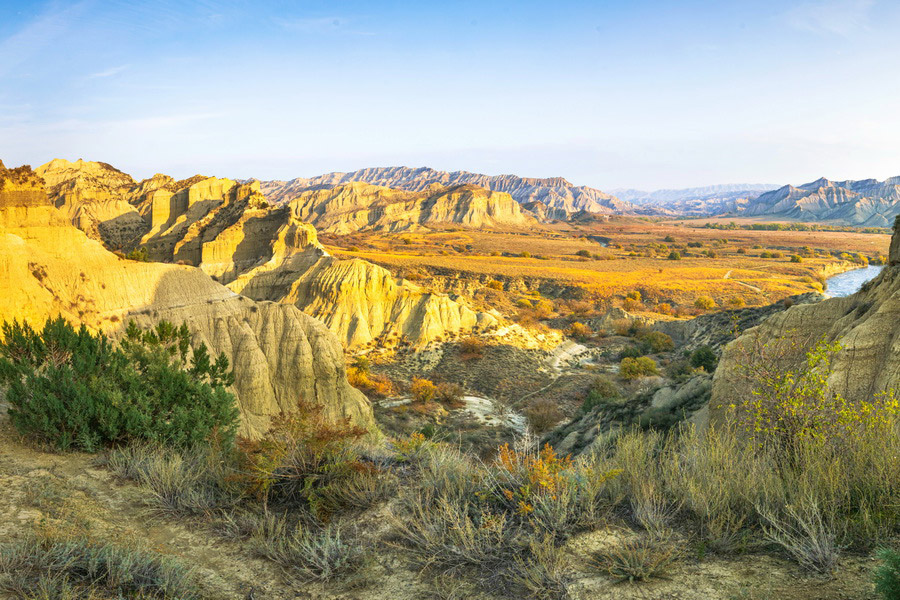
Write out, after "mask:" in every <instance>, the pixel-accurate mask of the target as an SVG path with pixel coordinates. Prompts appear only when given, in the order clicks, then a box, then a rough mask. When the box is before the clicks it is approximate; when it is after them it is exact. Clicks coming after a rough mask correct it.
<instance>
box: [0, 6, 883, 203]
mask: <svg viewBox="0 0 900 600" xmlns="http://www.w3.org/2000/svg"><path fill="white" fill-rule="evenodd" d="M898 25H900V3H897V2H894V1H893V0H890V1H888V0H881V1H877V0H809V1H802V2H793V1H784V0H782V1H777V2H776V1H772V2H770V1H767V0H762V1H754V2H749V1H748V2H729V1H727V0H719V1H710V2H699V1H690V0H687V1H679V2H673V1H642V0H632V1H621V2H604V1H594V2H567V1H565V0H559V1H554V2H546V1H544V2H530V1H520V2H490V1H479V2H474V1H473V2H442V3H432V2H422V1H419V2H338V1H332V2H304V1H298V2H287V1H283V2H264V1H262V2H237V1H228V0H179V1H172V0H157V1H152V2H151V1H144V2H141V1H127V2H126V1H121V2H117V1H100V0H82V1H80V2H78V1H76V2H44V3H42V2H11V1H10V0H0V159H2V160H4V162H6V163H7V164H9V165H15V164H21V163H30V164H33V165H37V164H41V163H43V162H46V161H48V160H50V159H51V158H55V157H61V158H68V159H71V160H74V159H76V158H85V159H89V160H101V161H105V162H109V163H112V164H113V165H115V166H117V167H119V168H121V169H122V170H124V171H126V172H129V173H131V174H133V175H135V176H136V177H138V178H140V177H146V176H149V175H152V174H153V173H155V172H164V173H169V174H172V175H174V176H177V177H184V176H188V175H192V174H194V173H197V172H200V173H203V174H208V175H219V176H229V177H241V178H243V177H259V178H263V179H268V178H289V177H295V176H309V175H314V174H318V173H323V172H328V171H346V170H353V169H357V168H361V167H369V166H387V165H409V166H423V165H427V166H431V167H434V168H438V169H445V170H456V169H465V170H470V171H477V172H485V173H490V174H498V173H516V174H519V175H525V176H537V177H544V176H556V175H561V176H564V177H567V178H568V179H569V180H570V181H572V182H574V183H576V184H585V185H591V186H594V187H599V188H601V189H613V188H619V187H638V188H643V189H652V188H660V187H686V186H693V185H705V184H713V183H731V182H766V183H769V182H771V183H782V182H792V183H802V182H804V181H808V180H813V179H816V178H817V177H819V176H822V175H824V176H827V177H830V178H832V179H846V178H865V177H878V178H884V177H887V176H892V175H898V174H900V143H898V140H900V111H898V107H900V77H897V76H896V74H897V66H898V64H900V36H898V35H897V33H896V32H897V31H898V30H900V29H898Z"/></svg>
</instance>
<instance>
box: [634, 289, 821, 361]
mask: <svg viewBox="0 0 900 600" xmlns="http://www.w3.org/2000/svg"><path fill="white" fill-rule="evenodd" d="M824 298H825V296H823V295H822V294H818V293H816V292H809V293H806V294H798V295H796V296H791V297H789V298H786V299H785V300H783V301H781V302H776V303H774V304H769V305H768V306H752V307H747V308H739V309H735V310H723V311H719V312H713V313H709V314H706V315H700V316H699V317H695V318H693V319H689V320H672V321H657V322H656V323H654V324H653V325H652V328H653V329H655V330H657V331H661V332H663V333H665V334H667V335H668V336H670V337H671V338H672V340H673V341H674V342H675V344H676V346H677V347H678V348H679V349H682V350H686V351H689V352H692V351H694V350H696V349H697V348H700V347H701V346H709V347H710V348H712V349H713V350H715V351H716V352H719V351H720V350H722V349H723V348H724V347H725V345H726V344H728V342H730V341H731V340H733V339H735V338H736V337H737V336H739V335H740V334H741V333H742V332H744V331H747V330H748V329H751V328H753V327H756V326H757V325H759V324H760V323H762V322H763V321H765V320H766V319H768V318H769V317H771V316H772V315H775V314H777V313H780V312H783V311H784V310H786V309H787V307H788V306H795V305H800V304H813V303H816V302H820V301H821V300H822V299H824Z"/></svg>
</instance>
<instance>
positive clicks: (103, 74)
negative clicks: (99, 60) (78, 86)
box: [86, 65, 131, 79]
mask: <svg viewBox="0 0 900 600" xmlns="http://www.w3.org/2000/svg"><path fill="white" fill-rule="evenodd" d="M130 66H131V65H119V66H118V67H111V68H109V69H106V70H104V71H98V72H96V73H91V74H90V75H88V76H87V77H86V79H103V78H105V77H112V76H114V75H118V74H119V73H121V72H122V71H125V70H127V69H128V68H129V67H130Z"/></svg>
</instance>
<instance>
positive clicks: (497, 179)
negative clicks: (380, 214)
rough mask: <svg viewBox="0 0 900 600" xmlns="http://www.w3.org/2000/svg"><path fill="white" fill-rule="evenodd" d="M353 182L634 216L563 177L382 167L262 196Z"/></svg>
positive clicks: (299, 182) (289, 185)
mask: <svg viewBox="0 0 900 600" xmlns="http://www.w3.org/2000/svg"><path fill="white" fill-rule="evenodd" d="M353 181H363V182H365V183H371V184H373V185H380V186H385V187H391V188H397V189H401V190H409V191H414V192H421V191H425V190H427V189H428V188H429V187H430V186H432V185H434V184H440V185H442V186H455V185H459V184H473V185H477V186H480V187H483V188H486V189H489V190H492V191H494V192H504V193H507V194H509V195H510V196H512V197H513V198H514V199H515V200H516V201H517V202H519V203H520V204H526V203H529V202H542V203H543V204H545V205H546V206H547V207H549V208H553V209H562V210H564V211H568V212H576V211H579V210H587V211H590V212H594V213H603V214H612V213H629V212H633V211H634V209H635V207H634V206H633V205H632V204H630V203H628V202H623V201H621V200H619V199H618V198H616V197H615V196H612V195H610V194H607V193H605V192H601V191H600V190H597V189H594V188H590V187H587V186H575V185H572V184H571V183H569V182H568V181H566V180H565V179H563V178H562V177H550V178H547V179H537V178H532V177H517V176H516V175H496V176H492V175H482V174H480V173H469V172H467V171H454V172H452V173H448V172H446V171H436V170H434V169H429V168H427V167H422V168H418V169H413V168H410V167H383V168H371V169H361V170H359V171H353V172H352V173H328V174H326V175H319V176H318V177H312V178H309V179H304V178H297V179H292V180H291V181H265V182H263V183H262V191H263V193H264V194H265V195H266V196H267V197H268V198H269V199H271V200H272V201H273V202H278V203H281V202H287V201H290V200H292V199H294V198H296V197H297V196H298V195H300V193H302V192H304V191H307V190H311V189H312V190H315V189H327V188H333V187H337V186H339V185H343V184H346V183H350V182H353Z"/></svg>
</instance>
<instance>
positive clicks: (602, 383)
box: [581, 375, 622, 413]
mask: <svg viewBox="0 0 900 600" xmlns="http://www.w3.org/2000/svg"><path fill="white" fill-rule="evenodd" d="M621 396H622V393H621V392H620V391H619V387H618V386H617V385H616V384H615V383H614V382H613V380H612V379H610V378H609V377H606V376H603V375H598V376H597V377H595V378H594V381H593V382H592V383H591V388H590V389H589V390H588V393H587V396H586V397H585V399H584V402H583V403H582V405H581V412H582V413H589V412H591V411H592V410H593V409H594V407H596V406H601V405H604V404H608V403H610V402H614V401H616V400H618V399H619V398H621Z"/></svg>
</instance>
